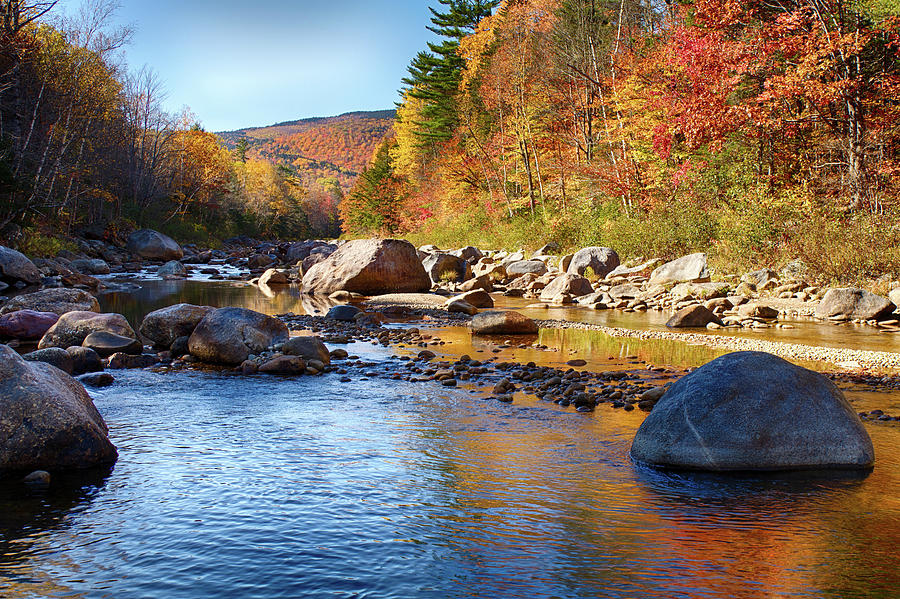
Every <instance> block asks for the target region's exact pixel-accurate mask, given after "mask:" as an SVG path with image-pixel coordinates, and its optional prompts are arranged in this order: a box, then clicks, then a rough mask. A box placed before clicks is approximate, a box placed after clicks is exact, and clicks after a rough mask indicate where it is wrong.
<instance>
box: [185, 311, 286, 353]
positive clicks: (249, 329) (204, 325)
mask: <svg viewBox="0 0 900 599" xmlns="http://www.w3.org/2000/svg"><path fill="white" fill-rule="evenodd" d="M287 340H288V328H287V326H285V324H284V323H283V322H281V321H280V320H278V319H277V318H273V317H271V316H266V315H265V314H260V313H259V312H254V311H253V310H247V309H246V308H219V309H217V310H213V311H212V312H210V313H209V314H207V315H206V316H205V317H204V318H203V320H201V321H200V323H199V324H198V325H197V327H196V328H195V329H194V332H193V333H192V334H191V337H190V339H189V341H188V349H189V350H190V352H191V355H192V356H194V357H195V358H197V359H199V360H201V361H203V362H211V363H214V364H230V365H238V364H240V363H241V362H243V361H244V360H246V359H247V356H249V355H250V354H256V353H259V352H261V351H264V350H265V349H267V348H269V347H270V346H272V345H274V344H276V343H284V342H285V341H287Z"/></svg>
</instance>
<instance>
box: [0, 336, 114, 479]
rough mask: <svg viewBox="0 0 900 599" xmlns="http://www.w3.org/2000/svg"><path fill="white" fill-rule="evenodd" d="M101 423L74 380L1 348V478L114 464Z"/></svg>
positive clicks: (104, 426) (89, 400)
mask: <svg viewBox="0 0 900 599" xmlns="http://www.w3.org/2000/svg"><path fill="white" fill-rule="evenodd" d="M108 433H109V431H108V429H107V427H106V423H104V422H103V418H101V417H100V414H99V412H97V409H96V408H95V407H94V404H93V402H92V401H91V398H90V396H89V395H88V394H87V392H86V391H85V390H84V387H82V386H81V384H79V383H78V382H77V381H75V379H73V378H72V377H71V376H69V375H68V374H66V373H64V372H62V371H61V370H59V369H58V368H54V367H52V366H50V365H48V364H43V363H40V362H27V361H25V360H24V359H22V357H20V356H19V355H18V354H16V352H15V351H14V350H12V349H11V348H9V347H8V346H5V345H0V472H11V471H12V472H14V471H25V472H27V471H33V470H50V471H54V470H62V469H71V468H88V467H91V466H98V465H101V464H108V463H111V462H114V461H115V460H116V457H117V453H116V448H115V447H114V446H113V444H112V443H111V442H110V440H109V437H108Z"/></svg>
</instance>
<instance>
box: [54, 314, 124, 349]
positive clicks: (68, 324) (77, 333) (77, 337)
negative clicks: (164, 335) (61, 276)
mask: <svg viewBox="0 0 900 599" xmlns="http://www.w3.org/2000/svg"><path fill="white" fill-rule="evenodd" d="M101 331H102V332H106V333H112V334H114V335H121V336H122V337H128V338H129V339H137V335H136V334H135V332H134V329H132V328H131V325H130V324H128V321H127V320H125V317H124V316H122V315H121V314H96V313H94V312H67V313H65V314H63V315H62V316H60V317H59V320H58V321H56V324H54V325H53V326H52V327H50V329H49V330H48V331H47V333H46V334H45V335H44V336H43V337H41V340H40V342H39V343H38V347H39V348H40V349H44V348H45V347H62V348H66V347H71V346H73V345H82V344H83V343H84V339H85V337H87V336H88V335H90V334H91V333H96V332H101Z"/></svg>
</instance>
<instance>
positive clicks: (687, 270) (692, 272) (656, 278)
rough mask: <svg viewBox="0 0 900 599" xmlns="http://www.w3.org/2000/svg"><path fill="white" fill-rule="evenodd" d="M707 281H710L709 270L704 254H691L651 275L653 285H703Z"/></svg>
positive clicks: (664, 265) (669, 263)
mask: <svg viewBox="0 0 900 599" xmlns="http://www.w3.org/2000/svg"><path fill="white" fill-rule="evenodd" d="M705 281H709V269H708V268H707V266H706V254H704V253H697V254H690V255H687V256H682V257H681V258H678V259H677V260H672V261H671V262H666V263H665V264H663V265H662V266H660V267H658V268H656V269H655V270H654V271H653V272H652V273H651V274H650V284H651V285H665V284H667V283H702V282H705Z"/></svg>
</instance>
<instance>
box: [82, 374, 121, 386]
mask: <svg viewBox="0 0 900 599" xmlns="http://www.w3.org/2000/svg"><path fill="white" fill-rule="evenodd" d="M115 381H116V379H114V378H113V375H111V374H109V373H107V372H94V373H91V374H83V375H81V376H80V377H78V382H79V383H81V384H82V385H87V386H88V387H109V386H110V385H112V384H113V383H114V382H115Z"/></svg>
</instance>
